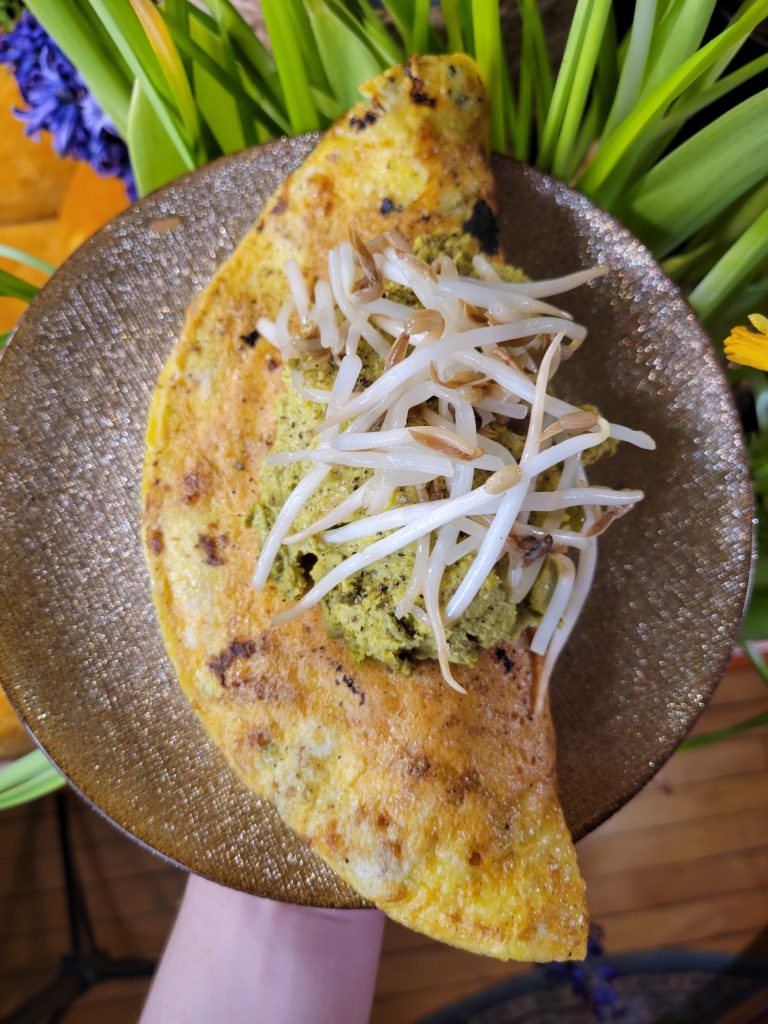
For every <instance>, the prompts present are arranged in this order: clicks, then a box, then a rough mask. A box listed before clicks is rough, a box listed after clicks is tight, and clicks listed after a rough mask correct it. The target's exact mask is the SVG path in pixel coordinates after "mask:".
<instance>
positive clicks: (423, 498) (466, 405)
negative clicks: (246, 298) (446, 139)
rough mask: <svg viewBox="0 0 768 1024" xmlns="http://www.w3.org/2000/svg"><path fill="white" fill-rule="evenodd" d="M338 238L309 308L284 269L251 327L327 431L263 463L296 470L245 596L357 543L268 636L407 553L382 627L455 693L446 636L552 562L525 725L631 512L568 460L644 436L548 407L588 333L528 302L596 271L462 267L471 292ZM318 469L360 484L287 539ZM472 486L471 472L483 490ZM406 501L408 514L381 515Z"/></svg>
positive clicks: (394, 239)
mask: <svg viewBox="0 0 768 1024" xmlns="http://www.w3.org/2000/svg"><path fill="white" fill-rule="evenodd" d="M350 239H351V240H350V241H349V242H343V243H341V244H340V245H337V246H335V247H334V248H333V249H331V250H330V252H329V255H328V280H322V279H321V280H318V281H317V283H316V284H315V286H314V290H313V296H312V298H310V295H309V291H308V289H307V285H306V283H305V281H304V278H303V275H302V273H301V270H300V268H299V265H298V263H297V262H296V261H295V260H289V261H288V262H287V263H286V265H285V274H286V278H287V281H288V285H289V290H290V295H289V297H288V298H287V299H286V301H285V303H284V304H283V306H282V308H281V309H280V312H279V313H278V315H277V317H276V319H275V320H269V319H267V318H261V319H260V320H259V321H258V323H257V329H258V331H259V333H260V334H261V335H262V336H263V337H265V338H266V339H267V340H268V341H269V342H271V343H272V344H273V345H274V346H276V348H277V349H279V351H280V353H281V355H282V357H283V359H284V360H285V361H287V362H289V363H290V365H291V367H292V368H291V377H292V381H293V386H294V387H295V388H296V389H297V390H298V391H299V393H300V394H301V395H302V396H303V397H304V398H305V399H307V400H308V401H310V402H312V403H318V404H320V405H321V406H323V407H324V412H325V416H324V419H323V421H322V422H321V423H320V425H319V427H318V428H317V430H316V438H314V439H313V441H312V442H310V443H311V445H312V446H311V447H309V446H308V447H307V448H305V449H302V450H299V451H292V452H286V453H281V454H273V455H271V456H269V461H270V462H271V463H272V464H273V465H288V464H290V463H294V462H300V463H309V464H310V468H309V470H308V472H307V473H306V475H305V476H304V477H303V478H302V479H301V480H300V482H299V483H298V485H297V486H296V487H295V489H294V490H293V491H292V493H291V494H290V496H289V497H288V499H287V500H286V501H285V503H284V504H283V506H282V508H281V509H280V511H279V512H278V514H277V517H276V519H275V522H274V525H273V526H272V528H271V530H270V531H269V533H268V535H267V537H266V539H265V542H264V544H263V547H262V550H261V554H260V557H259V560H258V563H257V565H256V570H255V573H254V577H253V584H254V586H255V587H256V588H257V589H258V590H262V589H263V588H264V586H265V585H266V582H267V579H268V578H269V575H270V572H271V569H272V566H273V563H274V561H275V557H276V555H277V553H278V551H279V549H280V547H281V545H283V544H288V545H290V544H292V543H297V542H299V541H301V540H304V539H306V538H307V537H310V536H313V535H316V534H320V535H321V536H322V540H323V541H325V542H326V543H328V544H340V543H343V542H345V541H350V540H358V539H361V538H368V537H370V538H371V541H370V543H368V544H367V545H366V546H364V547H362V548H361V549H360V550H358V551H357V552H356V553H355V554H353V555H351V556H350V557H348V558H346V559H345V560H344V561H342V562H341V563H340V564H339V565H337V566H336V567H335V568H333V569H332V570H331V571H329V572H328V573H327V574H326V575H325V576H324V577H323V578H322V579H320V580H319V581H317V582H316V583H315V584H314V586H312V588H311V589H310V590H309V591H308V592H307V593H306V594H305V595H304V596H303V597H302V598H301V600H300V601H298V602H297V603H296V604H295V605H294V606H293V607H291V608H289V609H287V610H285V611H283V612H281V613H280V614H278V615H277V616H275V619H274V623H275V624H276V625H278V624H280V623H284V622H288V621H289V620H291V619H293V618H295V617H297V616H299V615H301V614H303V613H304V612H306V611H308V610H309V609H310V608H312V607H313V606H314V605H316V604H317V603H318V602H319V601H321V600H322V599H323V598H324V597H325V596H326V595H327V594H328V593H329V592H330V591H332V590H333V588H334V587H336V586H338V585H339V584H340V583H341V582H342V581H344V580H346V579H347V578H348V577H350V576H352V575H353V574H354V573H357V572H359V571H360V570H362V569H364V568H366V567H367V566H369V565H371V564H372V563H374V562H376V561H378V560H379V559H382V558H386V557H387V556H389V555H392V554H393V553H394V552H396V551H399V550H400V549H402V548H404V547H406V546H408V545H411V544H415V559H414V568H413V573H412V576H411V578H410V581H409V583H408V586H407V589H406V591H405V593H404V595H403V596H402V598H401V600H400V601H399V603H398V604H397V606H396V608H395V615H396V616H397V617H398V618H401V617H403V616H405V615H414V616H416V617H417V618H419V619H421V620H422V621H423V622H425V623H426V624H428V627H429V628H430V629H431V631H432V633H433V635H434V640H435V647H436V651H437V655H438V659H439V663H440V669H441V672H442V675H443V677H444V678H445V681H446V682H447V683H448V684H449V685H450V686H452V687H453V688H454V689H456V690H459V691H461V692H466V691H464V689H463V687H461V686H460V685H459V683H457V682H456V680H455V679H454V677H453V674H452V671H451V663H450V652H449V648H448V643H447V640H446V624H448V623H453V622H455V621H456V620H457V619H458V618H459V617H460V616H461V615H462V614H463V613H464V612H465V611H466V610H467V608H468V607H469V605H470V603H471V602H472V600H473V598H474V597H475V595H476V594H477V593H478V591H479V590H480V588H481V586H482V584H483V582H484V580H485V579H486V578H487V576H488V575H489V574H490V573H491V572H492V571H493V570H494V569H495V568H496V567H497V566H498V565H499V563H500V562H502V560H503V559H506V566H505V567H504V573H505V578H506V585H507V587H508V590H509V595H510V599H511V600H512V601H514V602H515V603H518V602H520V601H522V600H523V599H524V598H525V597H526V595H527V594H528V592H529V591H530V589H531V587H532V586H533V584H534V582H535V580H536V577H537V576H538V573H539V571H540V569H541V565H542V560H543V556H545V555H549V556H550V557H552V558H554V559H556V560H557V563H558V572H557V574H556V576H557V579H556V583H555V585H554V587H553V589H552V592H551V596H550V599H549V603H548V605H547V608H546V610H545V612H544V614H543V615H542V617H541V620H540V622H539V623H538V626H537V627H536V630H535V634H534V636H533V639H532V641H531V645H530V647H531V651H532V652H533V653H534V654H535V655H538V656H539V658H538V659H536V660H537V664H538V683H537V687H536V710H537V711H539V710H541V708H542V707H543V705H544V700H545V694H546V690H547V685H548V681H549V678H550V675H551V673H552V669H553V666H554V664H555V661H556V659H557V657H558V655H559V653H560V651H561V650H562V648H563V646H564V644H565V643H566V640H567V639H568V636H569V635H570V633H571V631H572V629H573V627H574V624H575V622H576V619H577V618H578V615H579V613H580V611H581V608H582V606H583V604H584V601H585V599H586V597H587V595H588V593H589V589H590V585H591V583H592V579H593V575H594V571H595V563H596V556H597V537H598V536H599V535H600V534H601V533H602V532H603V531H604V530H605V529H606V528H607V527H608V526H609V525H610V524H611V523H612V522H613V521H614V520H615V519H616V518H618V517H619V516H620V515H622V514H623V513H624V512H627V511H629V510H630V509H631V508H632V507H633V506H634V505H635V504H636V503H637V502H638V501H640V500H641V499H642V497H643V493H642V491H639V490H629V489H624V490H613V489H611V488H608V487H599V486H592V485H590V484H589V482H588V480H587V476H586V473H585V470H584V467H583V465H582V456H583V454H584V452H586V451H587V450H588V449H590V448H594V447H596V446H597V445H599V444H601V443H602V442H603V441H605V440H606V439H607V438H609V437H612V438H615V439H616V440H617V441H625V442H628V443H630V444H633V445H636V446H638V447H640V448H646V449H653V448H654V447H655V445H654V442H653V440H652V439H651V438H650V437H649V436H648V435H647V434H645V433H642V432H640V431H637V430H631V429H629V428H627V427H624V426H619V425H617V424H614V423H609V422H608V421H607V420H605V419H604V418H603V417H602V416H600V415H598V414H595V413H592V412H587V411H584V410H583V409H581V408H579V407H577V406H574V405H570V404H569V403H568V402H564V401H562V400H561V399H559V398H556V397H554V396H553V395H551V394H549V393H548V389H549V384H550V381H551V380H552V377H553V376H554V374H555V372H556V370H557V369H558V367H559V366H560V364H561V362H563V361H565V360H566V359H568V358H570V356H572V355H573V353H574V352H575V351H576V350H577V349H578V348H579V346H580V345H581V344H582V342H583V341H584V338H585V336H586V330H585V328H584V327H583V326H581V325H580V324H577V323H575V322H574V321H573V319H572V318H571V317H570V316H569V315H568V314H567V313H565V312H563V311H562V310H561V309H558V308H557V307H555V306H552V305H550V304H549V303H548V302H545V301H544V300H545V299H546V298H548V297H550V296H553V295H559V294H561V293H563V292H566V291H568V290H570V289H572V288H576V287H578V286H580V285H583V284H586V283H587V282H588V281H591V280H593V279H594V278H596V277H599V276H600V275H602V274H603V273H604V272H605V268H601V267H598V268H594V269H589V270H584V271H580V272H578V273H574V274H569V275H567V276H566V277H560V278H557V279H553V280H547V281H520V282H508V281H505V280H502V279H501V278H500V276H499V274H498V273H497V271H496V269H495V268H494V265H493V263H492V262H490V261H489V260H487V259H485V258H484V257H483V256H479V255H478V256H475V257H474V260H473V266H474V270H475V274H476V275H477V276H474V277H466V276H461V275H460V274H459V273H458V270H457V268H456V264H455V262H454V261H453V260H452V259H450V258H449V257H447V256H440V257H438V258H437V259H436V260H435V261H434V262H433V263H432V264H431V265H430V264H427V263H425V262H423V261H422V260H420V259H418V258H417V257H416V256H415V255H414V254H413V252H412V251H411V249H410V247H409V246H408V244H407V243H406V242H405V241H404V240H403V239H402V238H401V237H400V236H399V235H396V234H394V233H387V234H385V235H382V236H379V237H377V238H374V239H373V240H371V241H369V242H368V243H367V244H366V243H364V242H363V241H362V239H360V238H359V236H357V235H356V234H355V233H354V232H353V233H352V234H351V235H350ZM387 282H393V283H394V284H396V285H400V286H405V287H406V288H407V289H410V291H411V292H412V293H413V303H414V304H404V303H401V302H396V301H393V299H391V298H388V297H387V296H386V294H385V286H386V283H387ZM362 342H365V343H366V344H367V345H369V346H370V347H371V348H372V349H373V350H374V351H375V352H376V353H377V354H378V355H379V356H380V357H381V359H382V360H383V361H384V366H383V371H382V373H381V374H380V376H378V377H377V379H376V380H374V381H373V382H372V383H369V382H368V381H367V380H366V381H361V370H362V367H363V362H362V360H361V357H360V355H359V354H358V349H359V347H360V345H361V343H362ZM330 360H333V361H334V362H335V363H336V365H337V367H338V370H337V372H336V375H335V378H334V379H333V385H332V387H330V388H319V387H316V386H315V387H313V386H311V385H310V384H309V383H308V382H307V379H306V372H307V370H308V368H310V367H313V366H314V367H317V366H320V365H322V364H323V363H324V362H329V361H330ZM414 421H416V423H418V425H413V424H414ZM496 424H498V425H503V426H508V427H509V428H511V429H515V428H516V427H517V429H518V431H519V433H520V434H521V435H524V438H525V440H524V445H523V448H522V453H521V454H520V457H519V459H515V458H514V457H513V455H512V453H511V452H510V451H509V450H508V449H507V448H506V447H505V446H504V445H502V444H500V443H499V442H498V441H497V440H494V429H493V428H494V425H496ZM332 466H354V467H358V468H363V469H366V470H369V471H370V473H369V474H368V476H367V478H366V480H365V482H364V483H363V484H362V485H361V486H359V487H357V489H356V490H354V491H353V492H352V493H351V494H349V495H348V496H346V497H345V498H344V500H342V501H341V502H340V504H338V505H337V506H336V507H335V508H334V509H332V510H331V511H329V512H328V513H327V514H325V515H323V516H322V517H321V518H319V519H318V520H317V521H315V522H314V523H313V524H312V525H310V526H309V527H307V528H306V529H304V530H302V531H301V532H294V533H292V532H291V530H292V527H293V524H294V521H295V520H296V518H297V516H298V515H299V514H300V513H301V511H302V510H303V508H304V506H305V505H306V503H307V501H308V499H309V498H310V497H311V495H312V494H313V492H314V491H315V490H316V489H317V488H318V487H319V486H320V485H321V484H322V482H323V480H324V479H325V478H326V476H327V474H328V473H329V472H330V470H331V467H332ZM555 466H557V467H559V468H560V476H559V481H558V484H557V487H556V489H555V490H544V489H538V487H539V486H540V485H541V474H544V473H545V471H546V470H548V469H551V468H552V467H555ZM478 471H484V472H482V477H481V479H482V482H479V481H478V480H477V479H476V476H475V474H476V473H477V472H478ZM488 474H490V475H488ZM405 487H408V488H412V489H413V490H412V491H411V492H410V493H412V494H415V495H418V498H417V500H415V501H413V502H411V503H407V504H400V503H399V502H398V503H394V504H393V497H395V496H396V492H397V491H398V489H399V488H405ZM398 494H399V495H400V500H402V497H401V496H402V492H398ZM573 508H580V509H581V510H582V515H581V517H580V521H581V524H582V525H581V527H580V528H579V529H566V528H563V525H562V524H563V520H564V512H565V511H566V510H568V509H573ZM533 513H542V514H543V518H542V517H541V516H539V517H537V522H538V525H533V524H532V523H531V522H530V519H531V515H532V514H533ZM468 555H469V556H471V564H470V566H469V568H468V570H467V572H466V573H465V575H464V577H463V579H462V580H461V582H460V584H459V586H458V588H457V589H456V590H455V592H454V593H453V595H452V596H451V598H450V600H449V601H448V602H447V604H446V605H445V607H441V603H440V584H441V580H442V578H443V574H444V572H445V570H446V569H447V568H448V566H451V565H453V564H454V563H456V562H457V561H458V560H459V559H461V558H464V557H466V556H468ZM419 598H421V601H422V602H423V607H421V606H419V605H417V601H418V599H419Z"/></svg>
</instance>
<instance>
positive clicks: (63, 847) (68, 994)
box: [0, 791, 155, 1024]
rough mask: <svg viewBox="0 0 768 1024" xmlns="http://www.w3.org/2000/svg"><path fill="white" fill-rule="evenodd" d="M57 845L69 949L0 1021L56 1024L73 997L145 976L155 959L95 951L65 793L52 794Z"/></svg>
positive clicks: (152, 967) (20, 1023)
mask: <svg viewBox="0 0 768 1024" xmlns="http://www.w3.org/2000/svg"><path fill="white" fill-rule="evenodd" d="M55 799H56V818H57V825H58V832H59V847H60V852H61V862H62V868H63V871H64V884H65V890H66V894H67V913H68V918H69V932H70V940H71V949H70V950H69V951H68V952H67V953H65V954H64V955H63V956H62V958H61V964H60V966H59V971H58V974H57V976H56V978H54V980H53V981H52V982H51V983H50V984H48V985H46V986H45V988H42V989H41V990H40V991H39V992H37V993H35V995H33V996H31V997H30V998H29V999H26V1000H25V1001H24V1002H23V1003H21V1004H20V1005H19V1006H18V1007H16V1009H15V1010H12V1011H11V1013H9V1014H7V1015H6V1016H4V1017H3V1018H2V1020H0V1024H40V1022H41V1021H47V1022H49V1024H57V1022H58V1021H60V1020H62V1019H63V1018H64V1016H65V1014H66V1013H67V1011H68V1010H69V1008H70V1007H71V1005H72V1003H74V1002H75V1000H76V999H77V998H78V997H79V996H81V995H83V993H85V992H87V991H88V989H89V988H91V987H92V986H93V985H96V984H98V983H99V982H100V981H109V980H111V979H114V978H146V977H149V976H151V975H152V974H153V973H154V970H155V961H154V960H149V959H147V958H145V957H113V956H111V955H110V954H109V953H107V952H106V951H105V950H102V949H99V947H98V946H97V945H96V941H95V938H94V934H93V926H92V924H91V918H90V914H89V913H88V905H87V902H86V899H85V892H84V889H83V885H82V882H81V880H80V875H79V872H78V870H77V864H76V861H75V857H74V851H73V849H72V842H71V837H70V829H69V809H68V807H67V799H68V794H67V792H66V791H59V792H57V793H56V795H55Z"/></svg>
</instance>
